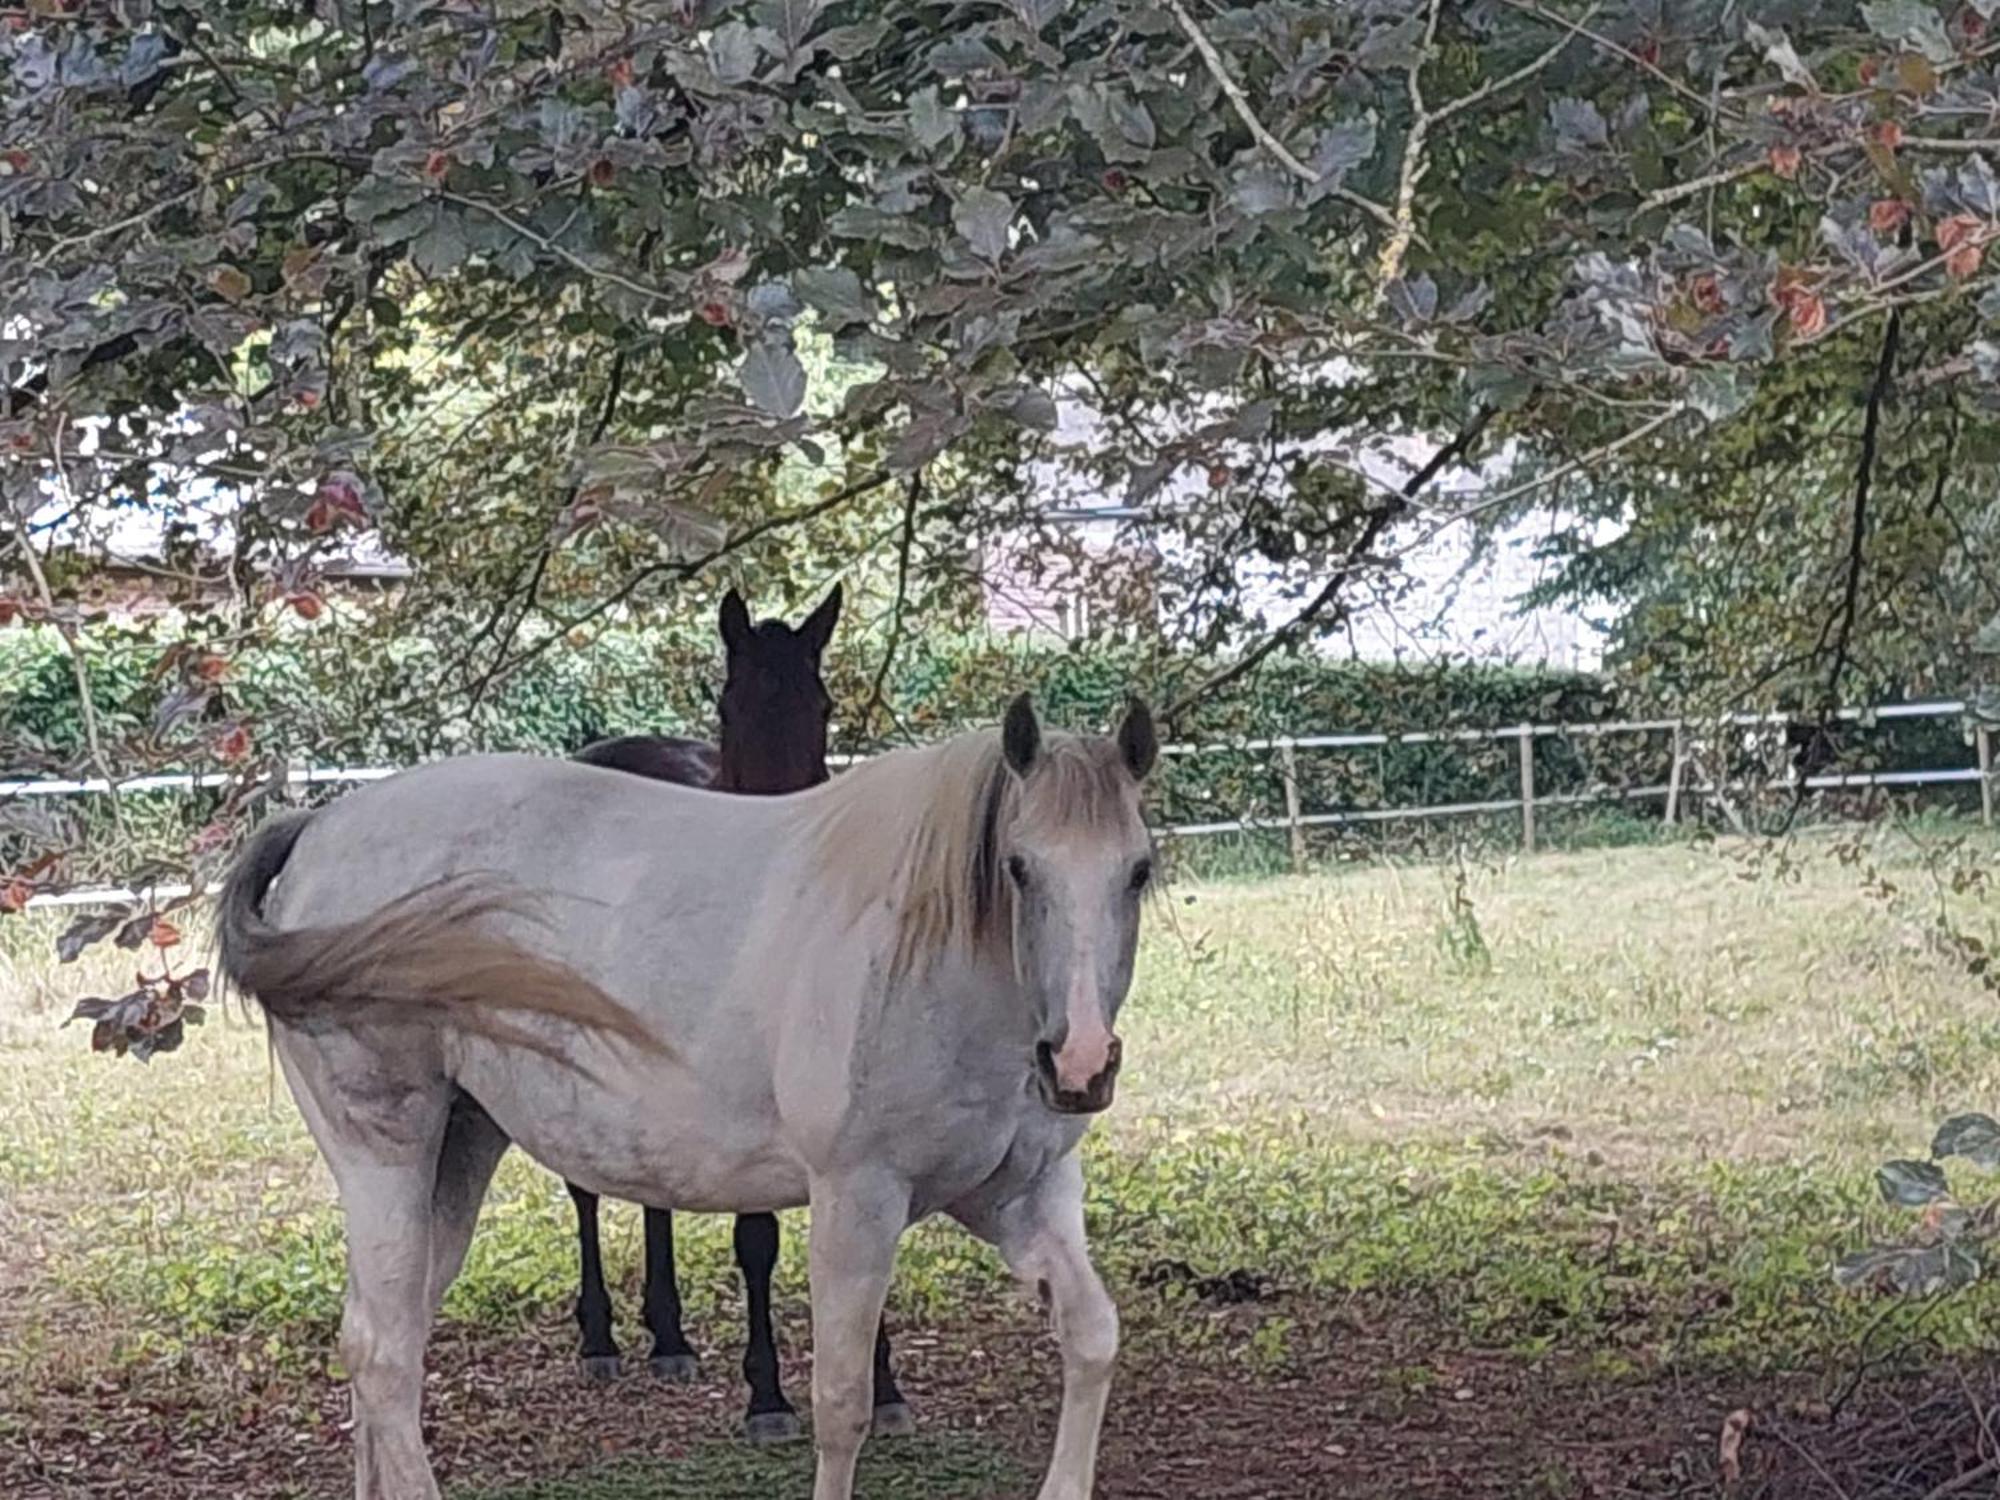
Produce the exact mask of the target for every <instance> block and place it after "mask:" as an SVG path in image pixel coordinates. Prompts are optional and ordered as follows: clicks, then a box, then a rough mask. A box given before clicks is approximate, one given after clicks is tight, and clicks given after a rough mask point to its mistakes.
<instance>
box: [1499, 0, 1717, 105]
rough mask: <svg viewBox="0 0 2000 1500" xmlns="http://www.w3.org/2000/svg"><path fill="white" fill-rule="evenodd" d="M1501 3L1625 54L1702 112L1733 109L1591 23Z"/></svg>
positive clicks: (1526, 4)
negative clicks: (1719, 102)
mask: <svg viewBox="0 0 2000 1500" xmlns="http://www.w3.org/2000/svg"><path fill="white" fill-rule="evenodd" d="M1500 3H1501V4H1502V5H1504V6H1506V7H1507V9H1509V10H1512V11H1519V12H1520V13H1521V14H1522V15H1524V16H1533V17H1534V18H1535V19H1536V20H1538V21H1543V22H1546V23H1547V24H1548V25H1550V26H1569V27H1571V28H1572V29H1573V30H1574V31H1575V32H1576V33H1577V34H1578V35H1579V36H1583V37H1587V38H1589V39H1590V40H1591V41H1592V42H1594V43H1596V45H1598V46H1599V47H1602V48H1603V49H1604V50H1605V51H1606V52H1609V53H1611V54H1612V55H1613V56H1616V57H1622V58H1623V59H1624V60H1625V61H1626V62H1628V63H1630V64H1632V66H1633V67H1635V68H1637V69H1639V70H1640V71H1641V72H1643V73H1649V74H1651V75H1652V76H1653V77H1654V78H1656V79H1658V80H1659V81H1660V82H1661V83H1663V84H1665V85H1666V86H1667V87H1668V88H1670V89H1672V90H1673V91H1674V92H1675V93H1676V94H1679V95H1680V96H1681V97H1682V98H1683V99H1685V100H1687V101H1688V103H1690V104H1692V105H1694V106H1695V107H1696V108H1697V109H1699V110H1701V112H1702V113H1703V114H1710V113H1721V114H1732V113H1733V111H1729V110H1724V109H1723V108H1722V107H1721V105H1720V104H1718V103H1717V102H1715V101H1714V100H1712V99H1709V98H1708V97H1707V96H1706V95H1704V94H1702V93H1701V92H1700V91H1699V90H1698V89H1691V88H1689V87H1688V86H1687V85H1686V84H1684V83H1682V82H1681V81H1680V80H1679V79H1678V78H1676V77H1674V76H1673V74H1671V73H1669V72H1667V71H1666V70H1665V69H1663V68H1661V67H1660V65H1659V64H1658V63H1650V62H1647V61H1646V59H1645V58H1643V57H1641V56H1640V55H1639V54H1638V53H1636V52H1634V51H1633V50H1632V49H1631V48H1630V47H1627V46H1625V45H1624V44H1623V43H1620V42H1616V41H1613V40H1612V39H1611V38H1610V37H1608V36H1606V35H1605V34H1604V33H1603V32H1601V31H1593V30H1591V29H1590V28H1589V27H1588V26H1586V25H1584V24H1583V23H1581V22H1572V21H1569V20H1566V19H1565V18H1564V17H1562V16H1559V15H1556V14H1554V13H1552V12H1550V11H1548V10H1545V9H1543V8H1542V7H1541V6H1540V5H1537V4H1534V3H1533V0H1500Z"/></svg>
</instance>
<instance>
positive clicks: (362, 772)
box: [0, 700, 2000, 907]
mask: <svg viewBox="0 0 2000 1500" xmlns="http://www.w3.org/2000/svg"><path fill="white" fill-rule="evenodd" d="M1966 711H1967V708H1966V705H1965V704H1964V703H1963V702H1960V701H1958V700H1942V701H1937V702H1929V703H1898V704H1890V705H1886V706H1883V707H1880V708H1872V709H1863V708H1850V709H1842V710H1840V711H1839V713H1838V714H1836V715H1835V717H1836V718H1838V719H1839V720H1841V721H1844V722H1847V723H1862V722H1865V723H1875V722H1880V721H1883V720H1897V719H1940V718H1958V717H1962V716H1964V715H1965V713H1966ZM1791 722H1794V721H1793V720H1792V719H1790V718H1789V717H1788V716H1786V715H1784V714H1729V715H1726V716H1723V717H1720V718H1711V719H1703V720H1686V719H1631V720H1621V721H1618V722H1613V723H1589V724H1533V723H1528V724H1511V725H1502V726H1498V727H1491V728H1483V729H1436V730H1418V731H1413V732H1411V733H1407V734H1393V733H1355V734H1313V735H1295V736H1282V737H1279V738H1276V739H1246V740H1238V741H1233V742H1215V743H1209V744H1199V745H1194V744H1175V745H1165V746H1162V747H1161V753H1162V754H1164V755H1169V756H1189V757H1192V756H1205V755H1228V754H1235V755H1242V754H1271V755H1275V756H1276V757H1277V760H1278V774H1279V779H1280V783H1281V786H1282V789H1283V793H1284V802H1285V813H1284V816H1282V817H1277V818H1260V817H1255V816H1250V815H1245V816H1243V817H1239V818H1226V819H1222V820H1219V821H1215V822H1206V823H1179V824H1174V825H1171V826H1168V827H1165V828H1162V829H1160V830H1159V833H1160V834H1161V835H1162V836H1163V837H1167V838H1201V837H1205V836H1210V835H1214V834H1224V833H1260V832H1277V831H1280V830H1282V831H1284V832H1285V833H1287V834H1288V836H1289V839H1290V845H1291V855H1292V861H1293V864H1294V865H1295V866H1303V864H1304V863H1305V833H1306V830H1307V829H1310V828H1335V827H1344V826H1353V825H1361V824H1370V823H1390V822H1404V821H1421V820H1427V819H1432V818H1459V817H1478V816H1490V815H1493V814H1498V813H1518V814H1519V816H1520V819H1521V842H1522V846H1523V847H1524V848H1525V849H1527V850H1528V851H1530V852H1532V851H1533V850H1534V848H1535V843H1536V830H1535V813H1536V809H1538V808H1545V807H1570V806H1580V805H1586V804H1592V803H1606V802H1641V801H1652V800H1654V799H1659V798H1664V799H1665V802H1666V808H1665V817H1666V821H1667V822H1669V823H1673V822H1676V821H1678V819H1679V816H1680V810H1681V806H1682V803H1683V802H1684V800H1685V798H1686V796H1687V794H1688V793H1690V792H1696V793H1700V794H1701V795H1704V796H1710V797H1713V798H1715V799H1716V800H1717V801H1718V802H1719V803H1720V805H1721V806H1722V808H1723V810H1724V812H1725V813H1726V814H1727V815H1728V816H1729V818H1730V820H1731V821H1732V822H1735V823H1738V825H1739V826H1741V820H1740V817H1739V815H1738V813H1737V812H1736V810H1735V808H1734V805H1733V804H1732V803H1731V801H1730V800H1729V799H1730V796H1731V794H1732V793H1741V792H1757V791H1769V790H1779V789H1782V790H1788V791H1794V792H1796V791H1798V790H1799V789H1800V781H1799V780H1798V779H1797V778H1796V777H1777V778H1772V779H1768V780H1754V781H1749V782H1744V781H1733V782H1732V781H1729V780H1726V779H1721V780H1719V779H1716V778H1714V777H1712V776H1710V775H1709V774H1708V771H1707V769H1706V766H1705V763H1704V755H1703V751H1702V746H1701V744H1700V739H1701V737H1703V736H1707V735H1712V734H1713V733H1715V732H1716V731H1718V730H1721V729H1730V728H1741V729H1755V728H1771V727H1774V726H1781V725H1786V724H1789V723H1791ZM1649 734H1670V735H1672V737H1673V750H1672V761H1671V770H1670V772H1669V774H1668V778H1667V780H1666V781H1664V782H1661V783H1659V784H1658V785H1655V786H1636V787H1610V786H1607V787H1602V788H1592V789H1590V790H1587V791H1580V792H1555V793H1550V792H1543V793H1540V794H1537V792H1536V790H1535V742H1536V741H1537V740H1541V739H1589V738H1604V737H1608V736H1614V735H1649ZM1973 739H1974V750H1975V755H1976V759H1975V762H1974V764H1972V765H1970V766H1954V767H1940V768H1934V769H1929V770H1880V771H1865V772H1847V773H1833V774H1827V775H1817V776H1807V777H1805V778H1804V782H1803V786H1804V790H1806V791H1834V790H1846V789H1853V788H1859V787H1922V786H1942V785H1963V784H1966V783H1972V782H1976V783H1977V784H1978V786H1979V796H1980V818H1981V821H1982V822H1984V823H1985V824H1986V825H1987V826H1988V827H1991V826H1992V824H1993V808H1994V800H1995V792H1996V790H1997V789H2000V774H1996V772H1995V769H1994V765H1993V744H1992V732H1991V730H1989V728H1988V727H1987V726H1985V725H1983V724H1981V725H1977V726H1975V729H1974V736H1973ZM1510 740H1511V741H1513V742H1515V744H1516V745H1517V746H1518V747H1519V749H1518V755H1517V761H1518V765H1519V776H1520V794H1519V795H1518V796H1515V797H1503V798H1497V799H1493V800H1488V801H1480V802H1445V803H1432V804H1428V805H1424V806H1417V807H1372V808H1349V809H1345V810H1342V811H1338V812H1308V811H1306V810H1305V809H1304V807H1303V806H1302V805H1301V798H1300V794H1299V780H1298V757H1299V755H1300V753H1301V752H1306V753H1331V752H1337V751H1342V750H1363V749H1378V748H1383V747H1387V746H1396V745H1449V744H1477V743H1484V742H1493V741H1510ZM860 758H861V757H857V756H852V755H834V756H829V757H828V760H829V761H830V762H831V763H832V764H834V765H837V766H845V765H851V764H853V763H854V762H855V761H856V760H857V759H860ZM399 769H401V768H400V767H396V766H354V767H348V766H316V767H300V768H297V769H294V770H291V771H289V772H287V773H286V777H285V779H286V782H287V783H288V784H289V785H292V786H327V785H348V784H353V783H357V782H366V781H380V780H381V779H382V778H383V777H385V776H393V775H394V774H395V773H396V771H397V770H399ZM229 780H230V778H229V777H228V776H226V775H223V774H221V773H204V774H178V775H174V774H169V775H158V776H135V777H133V778H132V779H131V780H129V781H120V782H118V783H116V790H117V791H119V792H121V793H124V792H162V791H179V792H189V791H196V790H202V789H213V788H217V787H221V786H224V785H227V784H228V782H229ZM113 789H114V787H113V783H111V782H109V781H106V780H104V779H103V778H101V777H88V778H84V779H81V780H73V781H55V780H19V781H0V803H4V802H6V801H9V800H11V799H13V798H16V797H37V798H38V797H75V796H89V795H101V794H104V793H108V792H111V791H112V790H113ZM188 891H189V887H187V886H185V885H178V886H165V885H163V886H158V887H151V888H148V889H145V890H132V889H127V888H124V887H109V886H107V887H98V888H92V889H86V890H73V891H63V892H58V893H51V894H48V895H41V896H36V897H34V898H33V899H32V900H31V901H29V903H28V905H29V906H30V907H63V906H104V905H112V904H117V903H120V902H128V901H136V900H138V899H140V898H141V897H143V896H145V895H148V894H150V895H152V896H153V897H155V898H157V899H164V900H174V899H177V898H179V897H181V896H185V895H186V894H188ZM213 893H214V888H211V889H210V891H209V892H208V894H213Z"/></svg>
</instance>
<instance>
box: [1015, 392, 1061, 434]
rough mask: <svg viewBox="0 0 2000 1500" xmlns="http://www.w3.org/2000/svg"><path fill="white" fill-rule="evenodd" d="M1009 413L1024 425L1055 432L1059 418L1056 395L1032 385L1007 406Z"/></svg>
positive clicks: (1038, 430)
mask: <svg viewBox="0 0 2000 1500" xmlns="http://www.w3.org/2000/svg"><path fill="white" fill-rule="evenodd" d="M1007 414H1008V415H1009V416H1011V417H1012V418H1013V419H1014V420H1015V421H1016V422H1019V423H1020V424H1021V425H1022V426H1023V427H1032V428H1034V429H1035V430H1036V431H1037V432H1054V431H1055V430H1056V422H1057V421H1058V420H1059V418H1058V414H1057V412H1056V402H1055V397H1053V396H1051V395H1050V394H1049V393H1048V392H1047V391H1045V390H1042V389H1041V388H1040V387H1039V386H1030V387H1028V388H1027V389H1026V390H1024V391H1022V392H1021V393H1020V394H1019V395H1018V396H1016V397H1015V398H1014V400H1013V402H1012V404H1011V405H1009V407H1008V408H1007Z"/></svg>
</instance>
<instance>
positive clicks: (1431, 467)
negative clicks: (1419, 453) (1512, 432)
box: [1160, 406, 1493, 724]
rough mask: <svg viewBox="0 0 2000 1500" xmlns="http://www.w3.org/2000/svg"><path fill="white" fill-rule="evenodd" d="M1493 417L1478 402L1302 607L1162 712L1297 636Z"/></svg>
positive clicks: (1372, 515) (1182, 708)
mask: <svg viewBox="0 0 2000 1500" xmlns="http://www.w3.org/2000/svg"><path fill="white" fill-rule="evenodd" d="M1492 417H1493V412H1492V409H1491V408H1489V407H1484V406H1482V407H1481V408H1479V410H1478V411H1477V412H1475V413H1474V414H1473V417H1472V420H1471V421H1469V422H1467V423H1466V424H1465V426H1464V428H1462V429H1461V430H1460V432H1459V434H1458V436H1457V437H1455V438H1453V439H1452V440H1451V441H1450V442H1449V443H1446V444H1445V445H1444V446H1443V447H1442V448H1440V449H1438V451H1437V452H1436V453H1433V454H1432V455H1431V457H1430V459H1429V461H1428V462H1426V463H1425V464H1424V466H1423V467H1422V468H1420V469H1418V470H1417V471H1416V473H1414V474H1412V475H1411V476H1410V477H1409V478H1408V479H1406V480H1405V481H1403V486H1402V489H1401V490H1400V491H1398V492H1397V493H1396V494H1395V495H1394V496H1392V497H1390V498H1389V499H1388V500H1387V501H1385V502H1384V503H1383V504H1381V505H1378V506H1376V507H1375V509H1373V510H1372V511H1370V512H1369V513H1368V519H1367V520H1366V521H1365V522H1364V523H1363V524H1362V527H1361V534H1360V535H1359V536H1357V537H1356V538H1355V539H1354V541H1353V543H1352V545H1350V546H1349V547H1348V549H1347V552H1346V555H1345V556H1344V557H1342V558H1341V560H1340V562H1339V564H1338V565H1337V566H1336V567H1335V568H1334V571H1333V575H1332V576H1331V577H1330V578H1328V579H1327V581H1326V582H1325V584H1323V585H1322V586H1321V588H1320V591H1319V592H1318V593H1317V594H1314V595H1313V597H1312V598H1311V599H1309V600H1307V601H1306V604H1305V607H1304V608H1303V609H1301V610H1300V611H1299V612H1298V613H1297V614H1295V615H1293V616H1292V617H1291V619H1289V620H1287V621H1286V622H1285V623H1284V624H1282V625H1280V626H1279V627H1278V628H1277V629H1276V630H1274V631H1272V632H1271V633H1270V634H1269V635H1267V636H1265V637H1264V639H1263V640H1261V641H1259V642H1258V643H1257V644H1256V645H1255V646H1253V647H1252V648H1251V649H1250V650H1248V651H1246V652H1244V653H1243V655H1241V656H1239V657H1238V658H1237V659H1236V660H1235V661H1233V662H1231V663H1230V664H1229V665H1228V666H1226V667H1223V668H1222V669H1221V670H1219V671H1217V672H1215V673H1213V674H1211V675H1210V676H1209V677H1207V678H1206V679H1204V680H1203V681H1202V682H1201V683H1199V684H1198V685H1197V686H1195V687H1194V688H1193V689H1191V690H1190V691H1188V692H1186V693H1183V694H1182V695H1181V696H1180V697H1179V698H1176V699H1175V700H1174V701H1173V702H1172V703H1170V704H1168V705H1167V706H1166V708H1164V709H1163V710H1161V714H1160V717H1161V718H1162V719H1164V720H1165V721H1167V722H1168V723H1169V724H1171V723H1172V722H1173V721H1174V720H1176V719H1178V718H1179V717H1180V716H1181V715H1182V714H1184V713H1186V712H1187V710H1188V709H1190V708H1192V707H1193V706H1194V705H1195V704H1197V703H1199V702H1200V701H1201V700H1202V699H1204V698H1207V697H1209V696H1211V695H1212V694H1214V693H1215V692H1217V691H1218V690H1220V689H1222V688H1224V687H1227V686H1228V685H1229V684H1230V683H1232V682H1234V681H1236V680H1237V679H1238V678H1239V677H1242V676H1244V675H1245V674H1246V673H1248V672H1251V671H1253V670H1255V669H1256V668H1257V667H1258V666H1259V665H1260V664H1261V663H1262V662H1263V661H1264V660H1265V658H1266V657H1268V656H1270V655H1271V653H1272V652H1274V651H1276V650H1277V649H1278V648H1279V647H1280V646H1283V645H1285V644H1286V643H1287V642H1290V641H1292V640H1295V639H1297V638H1298V636H1299V634H1300V633H1301V632H1302V631H1304V630H1305V629H1307V627H1309V626H1310V625H1312V623H1313V622H1314V621H1315V620H1317V619H1318V618H1319V617H1320V615H1321V614H1323V613H1324V612H1325V611H1326V609H1327V607H1328V606H1329V605H1331V604H1333V603H1334V602H1335V601H1336V600H1337V599H1338V598H1339V597H1340V591H1341V590H1342V589H1343V588H1345V587H1346V586H1347V583H1348V581H1349V579H1351V578H1352V577H1353V576H1354V573H1355V571H1356V570H1357V569H1358V568H1359V567H1360V565H1361V563H1362V561H1363V559H1365V558H1366V557H1367V555H1368V553H1369V550H1370V549H1371V548H1372V547H1374V545H1375V542H1376V539H1377V538H1379V537H1380V536H1381V535H1382V533H1383V532H1384V531H1386V530H1387V529H1388V527H1389V524H1390V523H1391V522H1393V521H1395V520H1397V519H1398V518H1399V517H1401V516H1403V515H1404V514H1406V513H1407V512H1408V511H1409V508H1410V502H1411V501H1412V500H1414V499H1416V497H1417V496H1418V495H1420V494H1421V493H1423V490H1424V487H1425V486H1426V485H1428V484H1429V483H1430V482H1431V481H1432V480H1433V479H1435V478H1437V476H1438V475H1439V474H1441V473H1442V472H1444V470H1445V469H1446V468H1448V467H1450V465H1452V464H1454V463H1456V462H1457V461H1458V460H1459V459H1460V458H1462V457H1464V455H1465V453H1466V451H1467V450H1468V449H1470V448H1471V447H1472V445H1473V444H1474V443H1476V442H1477V441H1479V436H1480V434H1481V433H1483V432H1484V431H1485V430H1486V424H1487V423H1488V422H1489V421H1491V420H1492Z"/></svg>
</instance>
